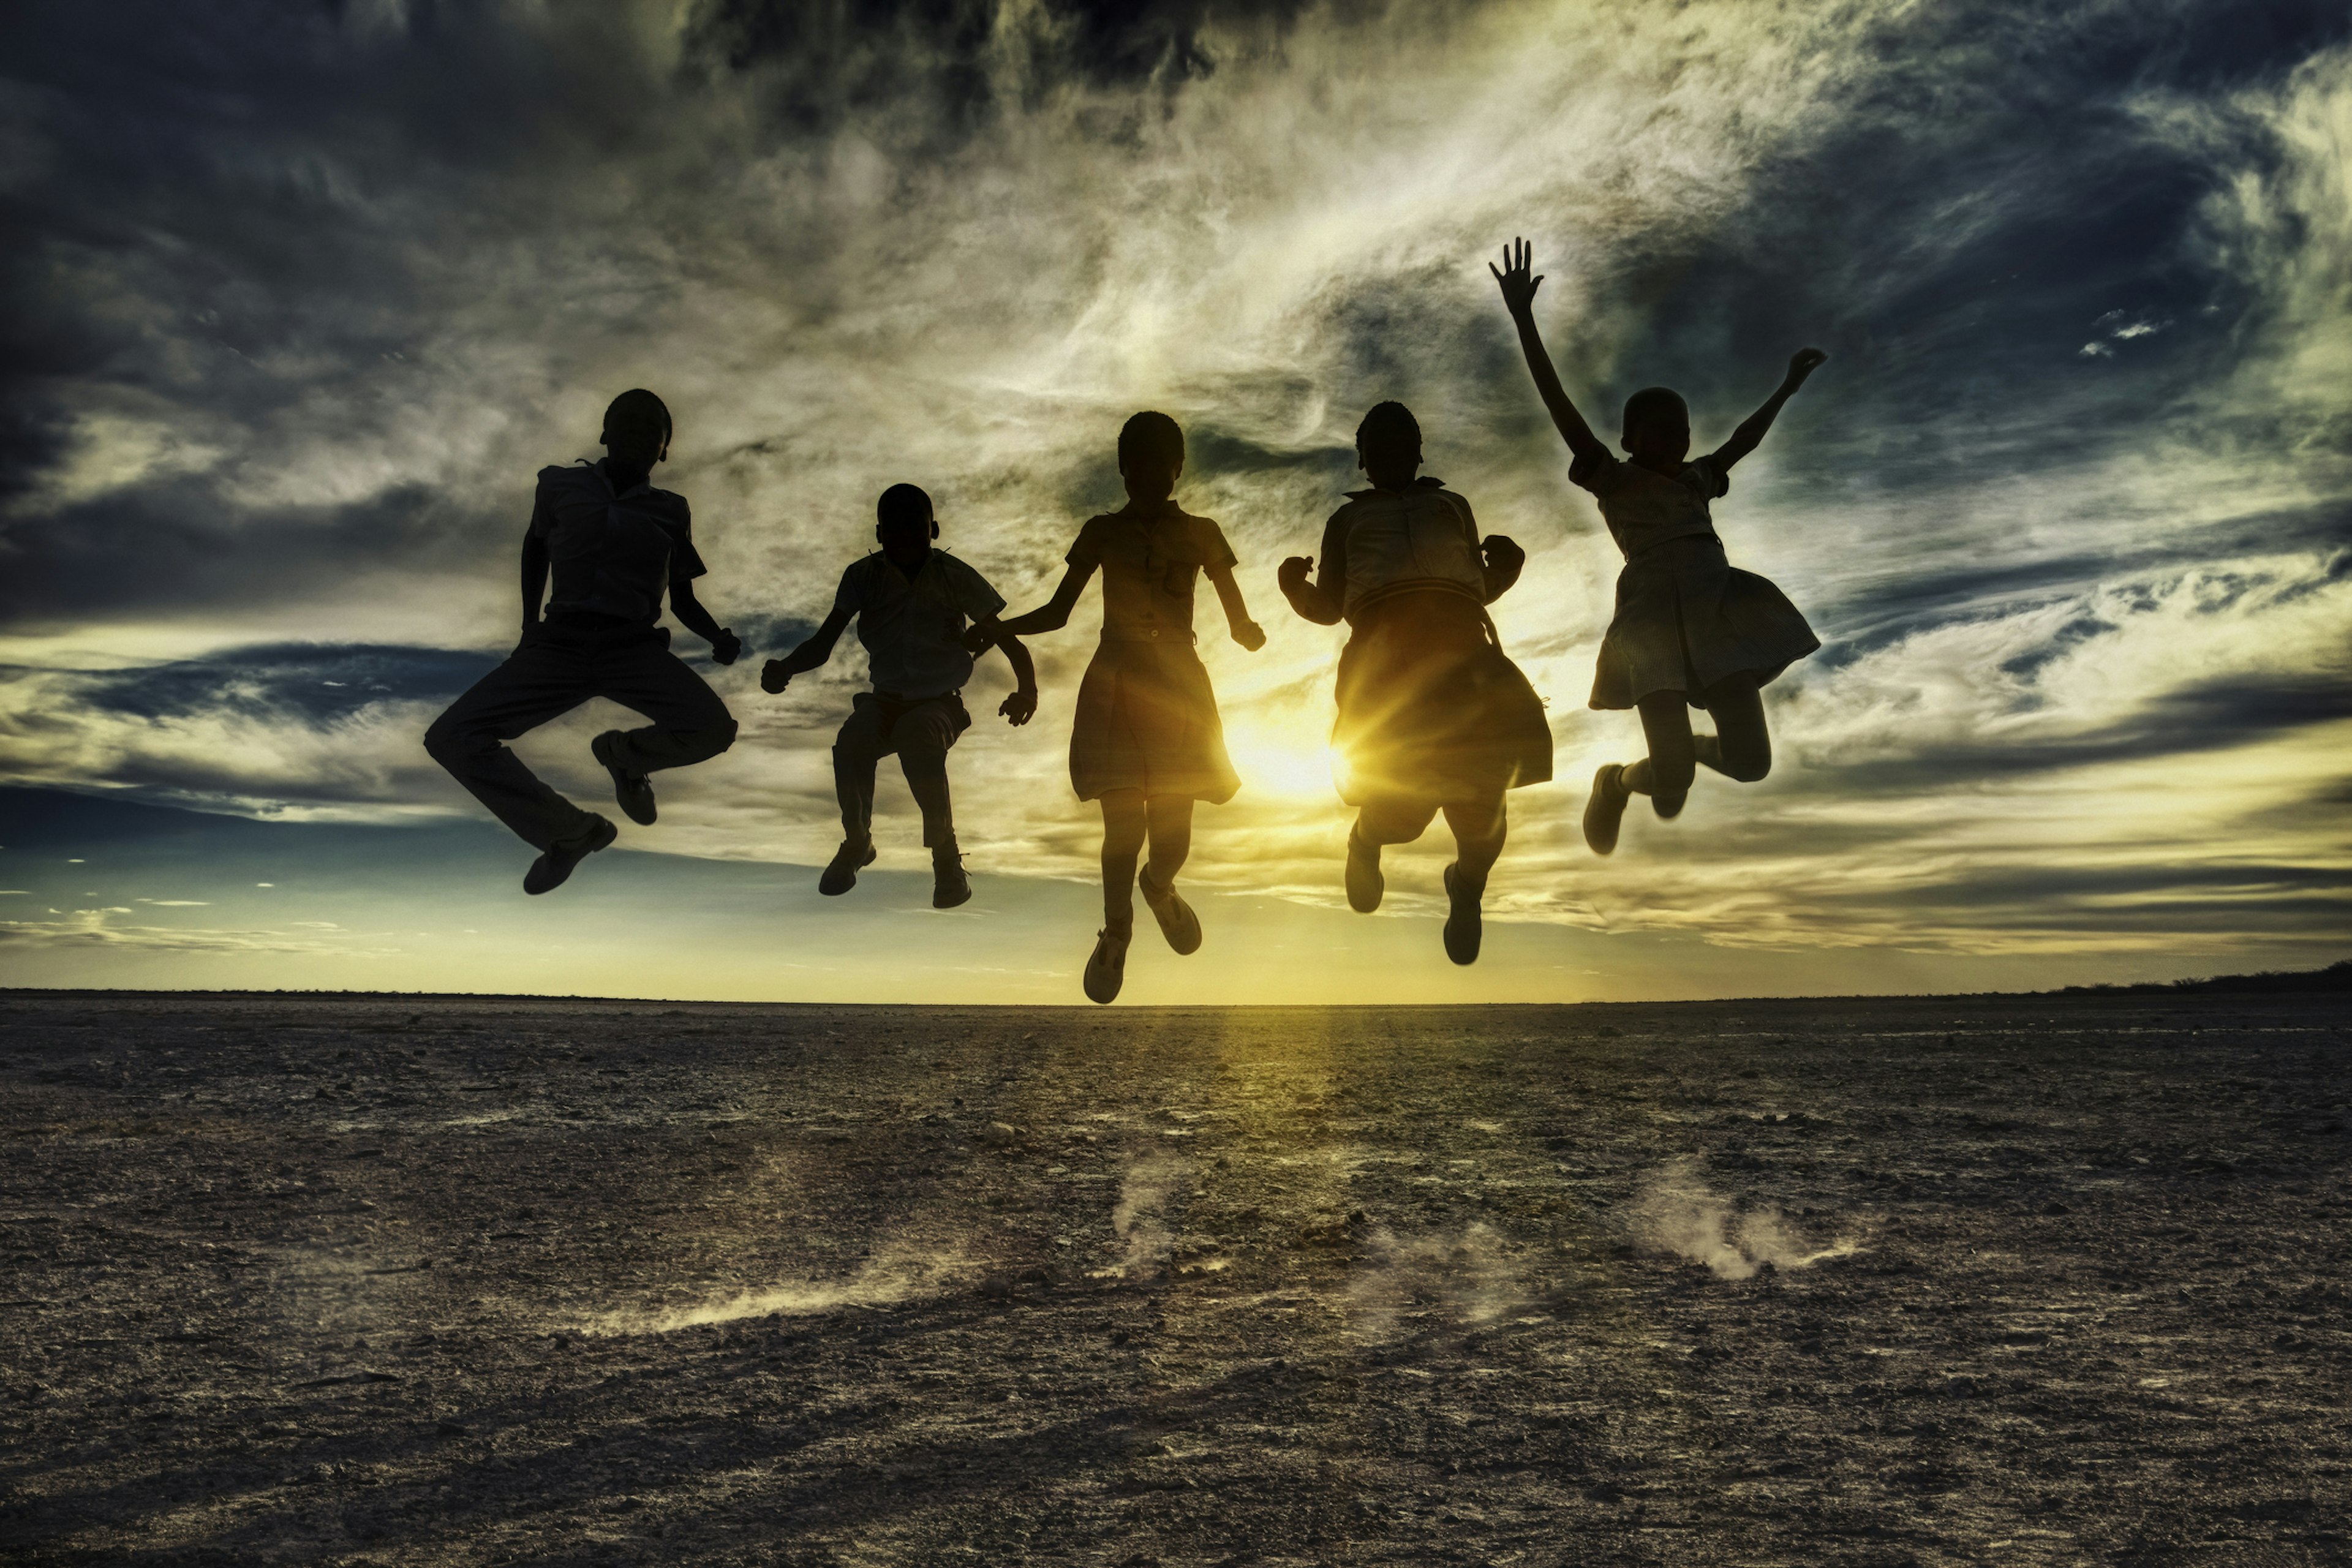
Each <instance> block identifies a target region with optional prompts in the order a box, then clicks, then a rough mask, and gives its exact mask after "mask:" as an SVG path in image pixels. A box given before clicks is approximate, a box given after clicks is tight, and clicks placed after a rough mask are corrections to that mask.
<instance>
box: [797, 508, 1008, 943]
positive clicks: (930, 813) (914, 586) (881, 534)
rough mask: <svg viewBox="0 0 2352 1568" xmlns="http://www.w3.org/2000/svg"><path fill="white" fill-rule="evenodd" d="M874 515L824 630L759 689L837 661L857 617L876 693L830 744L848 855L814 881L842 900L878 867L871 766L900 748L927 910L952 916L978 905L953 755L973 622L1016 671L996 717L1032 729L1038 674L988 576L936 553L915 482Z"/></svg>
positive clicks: (967, 717)
mask: <svg viewBox="0 0 2352 1568" xmlns="http://www.w3.org/2000/svg"><path fill="white" fill-rule="evenodd" d="M874 514H875V519H876V521H875V525H874V537H875V539H876V541H877V542H879V543H880V544H881V546H882V548H881V550H880V552H877V553H874V554H869V555H865V556H862V557H860V558H859V559H857V560H856V561H853V562H851V563H849V569H848V570H847V571H845V572H844V573H843V574H841V587H840V589H839V591H837V592H836V593H835V595H834V598H833V612H832V613H831V614H830V615H828V616H825V618H824V625H823V626H819V627H817V629H816V632H815V634H814V636H812V637H809V639H808V640H807V641H806V642H803V643H802V644H801V646H800V647H796V648H794V649H793V651H792V652H790V653H788V654H786V655H785V656H784V657H783V658H772V659H770V660H769V661H768V662H767V664H766V665H765V666H764V667H763V668H761V671H760V684H761V686H762V687H764V688H765V689H768V690H770V691H782V689H784V688H785V687H786V686H788V685H790V684H791V683H792V679H793V676H795V675H799V674H801V673H802V672H803V671H804V670H811V669H814V668H817V667H818V666H820V665H822V664H824V661H825V660H826V659H828V658H832V657H833V645H834V643H835V641H837V640H838V639H839V638H840V637H841V632H842V628H843V627H844V626H847V625H848V624H849V618H850V617H851V616H856V617H857V639H858V641H860V642H862V643H864V644H865V645H866V654H867V656H868V658H869V659H870V660H871V663H872V671H871V674H872V679H873V682H874V689H873V690H871V691H861V692H859V693H858V694H857V696H856V699H855V700H853V702H852V704H851V709H850V714H849V718H848V721H846V722H845V723H844V724H843V725H842V726H841V733H840V734H839V735H838V736H836V737H835V740H834V743H833V784H834V790H835V794H837V795H839V796H840V799H841V848H840V850H839V851H838V852H836V853H835V856H834V858H833V863H832V864H831V865H829V866H827V867H826V868H824V875H823V876H821V877H819V878H818V879H817V884H816V890H817V891H818V892H820V893H824V894H827V895H839V894H842V893H845V892H847V891H849V889H851V888H853V887H856V885H857V873H858V872H859V871H861V870H863V869H864V868H866V867H867V866H870V865H872V864H873V863H874V774H875V769H876V767H877V764H878V763H880V762H881V760H882V759H883V758H884V757H887V756H888V755H889V754H890V753H891V752H897V753H898V766H899V768H900V769H901V770H902V771H903V772H904V773H906V775H907V787H908V789H909V790H911V791H912V792H914V796H915V804H916V805H919V806H920V807H921V808H922V812H923V843H924V845H925V846H926V847H929V850H930V852H931V907H932V908H934V909H941V910H951V909H953V908H955V906H956V905H958V904H961V903H962V902H963V901H964V900H967V899H969V898H971V880H970V879H968V878H967V877H966V876H965V875H964V870H963V855H962V852H961V850H960V849H959V848H958V847H957V846H956V836H955V814H954V811H953V809H952V805H951V802H950V798H949V795H948V751H949V748H950V747H952V746H953V745H954V744H955V743H956V741H957V738H958V737H960V736H961V735H962V733H963V732H964V731H966V730H969V729H970V728H971V714H970V713H968V712H966V711H965V710H964V705H963V684H964V682H965V681H967V680H970V679H971V660H972V650H968V649H966V648H965V647H964V641H963V637H964V630H965V626H966V622H967V621H970V622H971V624H972V625H974V626H976V627H977V628H979V629H980V630H981V631H982V632H985V633H988V634H991V640H992V641H994V642H995V644H996V645H997V646H998V647H1002V648H1003V650H1004V657H1005V658H1006V660H1007V661H1008V662H1010V663H1011V664H1012V666H1013V679H1014V681H1015V682H1016V685H1015V687H1014V689H1013V694H1012V695H1011V696H1010V697H1007V698H1006V699H1005V700H1003V703H1001V704H999V705H998V708H997V711H998V712H999V713H1002V714H1003V716H1004V717H1005V718H1006V719H1008V720H1010V721H1013V723H1015V724H1026V723H1027V722H1029V718H1030V715H1032V714H1034V712H1036V711H1037V672H1036V669H1035V668H1034V666H1033V665H1032V664H1031V663H1030V660H1029V650H1028V649H1027V648H1024V647H1022V646H1021V644H1020V642H1019V641H1018V640H1017V639H1015V638H1013V637H1008V636H1004V635H1003V633H1002V629H1001V628H1000V627H999V626H998V625H997V621H996V612H997V611H999V610H1001V609H1003V608H1004V600H1003V596H1002V595H999V594H998V593H997V591H996V590H995V589H993V588H992V587H990V586H989V585H988V579H986V578H985V577H982V575H981V574H979V573H978V572H975V571H973V570H972V569H971V567H970V566H969V565H967V564H965V563H963V562H961V561H959V560H957V559H956V558H955V557H954V556H952V555H950V554H949V553H948V552H946V551H944V550H941V549H938V548H936V547H935V546H934V545H933V543H932V541H934V540H936V539H937V538H939V536H940V525H939V521H938V520H937V519H936V518H935V517H933V515H932V512H931V498H930V497H929V495H927V494H925V493H924V492H923V491H922V490H921V489H918V488H917V487H915V486H913V485H892V486H891V487H890V488H889V489H887V490H884V491H883V492H882V498H881V500H878V501H877V502H876V503H875V507H874ZM982 646H983V647H985V646H986V645H985V644H983V645H982Z"/></svg>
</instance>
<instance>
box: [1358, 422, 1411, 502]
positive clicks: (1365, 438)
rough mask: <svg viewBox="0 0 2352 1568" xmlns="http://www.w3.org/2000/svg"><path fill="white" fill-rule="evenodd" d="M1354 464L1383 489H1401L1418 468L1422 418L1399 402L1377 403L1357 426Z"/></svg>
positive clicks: (1409, 482) (1409, 481)
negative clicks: (1415, 416) (1420, 419)
mask: <svg viewBox="0 0 2352 1568" xmlns="http://www.w3.org/2000/svg"><path fill="white" fill-rule="evenodd" d="M1356 466H1357V467H1358V468H1361V469H1363V470H1364V477H1365V478H1366V479H1370V480H1371V481H1372V483H1373V484H1375V485H1377V486H1379V487H1380V488H1381V489H1384V490H1396V489H1403V488H1404V487H1405V486H1407V485H1409V484H1411V483H1412V477H1413V475H1415V474H1416V473H1419V472H1420V471H1421V421H1419V420H1417V419H1415V418H1414V417H1413V416H1412V409H1410V408H1407V407H1406V406H1405V405H1403V404H1402V403H1376V404H1374V405H1372V410H1371V412H1370V413H1369V414H1367V415H1365V416H1364V422H1363V423H1362V424H1360V425H1359V426H1356Z"/></svg>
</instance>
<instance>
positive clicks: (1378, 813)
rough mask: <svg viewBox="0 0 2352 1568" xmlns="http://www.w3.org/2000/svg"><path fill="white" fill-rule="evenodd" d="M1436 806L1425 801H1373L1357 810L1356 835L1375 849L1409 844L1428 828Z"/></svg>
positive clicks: (1435, 812) (1435, 811) (1435, 813)
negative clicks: (1390, 845)
mask: <svg viewBox="0 0 2352 1568" xmlns="http://www.w3.org/2000/svg"><path fill="white" fill-rule="evenodd" d="M1436 815H1437V807H1436V805H1434V804H1433V803H1431V802H1428V801H1420V800H1374V801H1370V802H1369V803H1367V804H1366V805H1364V806H1363V808H1362V809H1361V810H1360V811H1358V812H1357V813H1356V837H1359V838H1360V839H1362V840H1363V841H1364V842H1365V843H1367V844H1369V845H1371V846H1372V847H1375V848H1378V847H1381V846H1384V845H1389V844H1410V843H1412V841H1413V840H1414V839H1416V838H1418V837H1421V836H1422V835H1423V833H1426V832H1428V831H1429V819H1430V818H1431V817H1433V816H1436Z"/></svg>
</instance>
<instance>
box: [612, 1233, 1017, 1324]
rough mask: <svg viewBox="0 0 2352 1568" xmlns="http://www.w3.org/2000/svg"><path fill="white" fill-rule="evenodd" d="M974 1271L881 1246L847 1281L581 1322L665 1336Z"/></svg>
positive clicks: (943, 1258)
mask: <svg viewBox="0 0 2352 1568" xmlns="http://www.w3.org/2000/svg"><path fill="white" fill-rule="evenodd" d="M969 1271H970V1265H969V1261H968V1260H967V1259H966V1258H963V1257H962V1256H961V1254H959V1253H954V1252H946V1253H943V1252H941V1251H940V1250H939V1249H937V1248H934V1247H920V1246H918V1245H915V1244H913V1243H895V1244H893V1245H891V1246H889V1247H884V1248H882V1249H881V1250H878V1251H877V1252H876V1253H875V1255H874V1256H873V1257H872V1258H869V1259H867V1260H866V1263H865V1264H864V1265H863V1266H861V1267H860V1268H858V1269H857V1270H856V1272H855V1273H853V1274H851V1275H850V1276H849V1277H848V1278H846V1279H824V1280H818V1279H799V1280H792V1281H788V1282H785V1283H782V1284H777V1285H772V1286H769V1287H768V1288H766V1289H760V1290H745V1291H741V1292H739V1293H738V1294H736V1295H734V1296H731V1297H729V1298H727V1299H726V1300H709V1301H702V1302H698V1303H696V1304H693V1305H690V1306H684V1307H674V1308H670V1309H668V1310H662V1311H647V1310H635V1311H614V1312H606V1313H603V1314H601V1315H599V1316H598V1317H596V1318H594V1319H593V1320H591V1321H587V1322H585V1323H582V1324H580V1325H579V1327H578V1331H579V1332H581V1333H585V1334H596V1335H604V1336H612V1335H621V1334H666V1333H671V1332H674V1331H677V1330H679V1329H690V1328H694V1327H697V1326H698V1325H700V1324H704V1323H729V1322H734V1321H737V1320H739V1319H742V1318H768V1317H803V1316H806V1315H809V1314H811V1313H816V1312H827V1311H831V1310H834V1309H835V1308H837V1307H888V1306H895V1305H897V1304H898V1303H899V1302H902V1301H911V1300H922V1299H924V1298H927V1297H931V1296H937V1295H940V1294H942V1293H944V1292H945V1291H946V1290H947V1289H950V1287H951V1286H953V1285H954V1284H955V1283H956V1282H957V1281H958V1280H959V1279H961V1278H962V1276H964V1275H965V1274H966V1273H968V1272H969Z"/></svg>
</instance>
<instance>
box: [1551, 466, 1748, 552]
mask: <svg viewBox="0 0 2352 1568" xmlns="http://www.w3.org/2000/svg"><path fill="white" fill-rule="evenodd" d="M1568 479H1569V482H1570V484H1573V485H1579V486H1581V487H1582V488H1583V489H1588V490H1591V492H1592V499H1593V500H1597V501H1599V502H1600V503H1601V521H1604V522H1606V523H1607V524H1608V525H1609V536H1610V537H1611V538H1612V539H1614V540H1615V541H1616V542H1617V548H1618V549H1619V550H1620V551H1622V552H1624V556H1625V559H1626V560H1628V561H1631V560H1633V558H1634V557H1635V556H1637V555H1639V554H1641V553H1642V552H1644V551H1646V550H1648V549H1650V548H1651V547H1652V546H1654V545H1659V544H1664V543H1665V542H1668V541H1670V540H1675V539H1695V538H1698V537H1700V536H1702V535H1705V534H1711V533H1713V532H1714V531H1715V518H1714V516H1713V515H1712V514H1711V513H1710V512H1709V511H1708V510H1707V503H1708V502H1709V501H1712V500H1719V499H1720V498H1721V497H1723V496H1725V495H1727V494H1728V493H1729V492H1730V489H1731V476H1730V475H1729V474H1727V472H1725V471H1724V468H1723V465H1722V464H1720V463H1718V462H1717V461H1716V458H1715V456H1714V454H1712V453H1709V454H1708V455H1707V456H1706V457H1704V458H1698V459H1697V460H1696V461H1695V462H1689V463H1685V464H1684V465H1683V466H1682V469H1681V471H1680V472H1678V473H1676V474H1675V475H1674V476H1673V477H1672V478H1671V479H1670V478H1668V477H1667V476H1666V475H1664V474H1662V473H1659V472H1658V471H1656V470H1655V469H1654V468H1643V466H1642V465H1641V464H1639V463H1628V462H1623V461H1621V460H1620V459H1618V458H1615V457H1612V455H1610V454H1609V453H1607V452H1602V453H1600V454H1598V455H1597V456H1594V457H1591V458H1578V459H1576V461H1575V462H1573V463H1571V464H1570V465H1569V468H1568Z"/></svg>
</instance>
